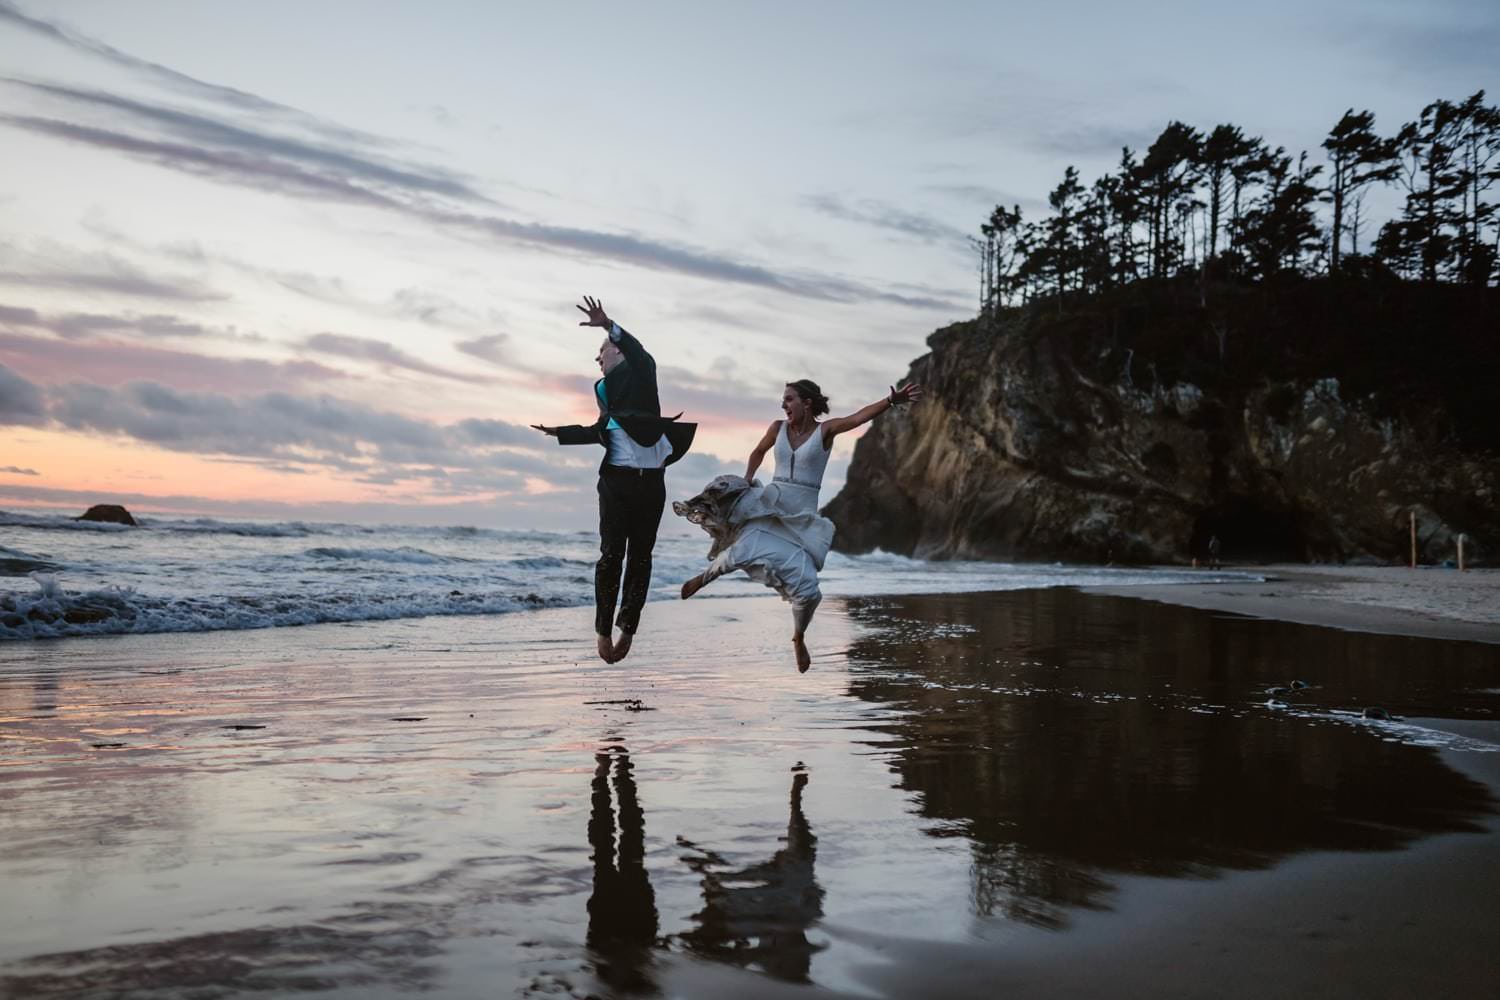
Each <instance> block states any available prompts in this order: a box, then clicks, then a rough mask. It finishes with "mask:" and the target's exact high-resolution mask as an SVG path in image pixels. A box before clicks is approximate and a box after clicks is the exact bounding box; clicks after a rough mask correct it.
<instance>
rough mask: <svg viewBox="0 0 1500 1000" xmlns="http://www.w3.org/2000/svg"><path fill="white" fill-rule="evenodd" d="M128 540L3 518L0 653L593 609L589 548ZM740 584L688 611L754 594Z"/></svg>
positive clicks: (581, 535) (203, 529)
mask: <svg viewBox="0 0 1500 1000" xmlns="http://www.w3.org/2000/svg"><path fill="white" fill-rule="evenodd" d="M138 520H139V521H140V526H139V527H136V528H131V527H125V526H121V525H113V524H97V523H93V522H87V521H78V520H75V519H74V518H73V517H71V516H68V515H64V514H52V513H33V512H5V511H0V640H6V639H12V640H25V639H44V638H58V637H63V636H87V635H112V634H122V633H152V632H199V631H208V630H214V629H254V628H278V627H285V626H292V625H310V624H315V623H319V622H355V621H366V620H372V619H393V618H417V617H424V616H429V615H453V616H460V615H497V614H506V613H509V612H513V611H521V610H526V609H529V608H538V607H568V606H578V605H588V604H591V603H592V601H593V569H594V560H595V559H596V558H597V557H598V536H597V535H596V534H595V533H594V532H593V531H592V530H583V531H575V532H554V531H507V530H499V529H490V528H472V527H413V526H410V525H361V524H334V523H317V522H310V521H226V520H217V519H213V518H170V517H151V516H146V517H140V518H138ZM708 545H709V542H708V538H707V536H706V535H690V536H683V535H677V534H671V535H668V534H664V535H663V536H662V537H661V538H660V539H659V540H658V543H657V547H656V553H655V568H654V572H653V575H652V583H653V586H652V591H651V599H652V600H668V599H670V600H675V599H677V590H678V587H679V586H680V585H681V583H682V581H683V580H685V579H687V578H688V577H689V576H691V575H693V574H694V573H696V572H698V571H699V570H700V569H702V567H703V565H704V562H705V557H706V555H707V552H708ZM1258 579H1260V577H1258V576H1254V575H1252V574H1246V573H1232V572H1220V573H1209V572H1207V571H1203V570H1194V571H1188V570H1176V569H1143V568H1136V567H1129V568H1117V567H1100V566H1076V565H1062V564H1009V563H992V562H974V561H960V560H952V561H941V562H929V561H924V560H917V559H908V558H905V557H903V556H897V555H890V554H887V553H881V552H876V553H872V554H870V555H864V556H846V555H842V554H839V553H833V554H831V555H830V556H829V558H828V563H827V566H826V567H825V569H824V572H823V576H822V581H823V592H824V594H825V595H827V596H830V597H837V596H856V595H857V596H872V595H887V594H889V595H896V594H921V593H958V592H966V591H1001V590H1018V589H1025V588H1034V587H1055V586H1090V585H1109V586H1127V585H1131V584H1162V583H1173V582H1186V581H1189V580H1191V581H1193V582H1197V583H1205V582H1214V581H1225V582H1229V581H1235V580H1240V581H1245V580H1258ZM766 592H767V591H766V590H765V588H763V587H761V586H760V585H759V584H757V583H754V582H753V581H751V580H749V579H746V578H732V577H729V578H724V579H720V580H718V581H715V582H714V583H713V584H712V585H711V586H710V587H709V588H708V589H707V590H705V591H704V592H703V593H702V594H701V595H699V596H698V597H695V598H694V600H705V599H713V598H733V597H744V596H749V595H762V594H765V593H766Z"/></svg>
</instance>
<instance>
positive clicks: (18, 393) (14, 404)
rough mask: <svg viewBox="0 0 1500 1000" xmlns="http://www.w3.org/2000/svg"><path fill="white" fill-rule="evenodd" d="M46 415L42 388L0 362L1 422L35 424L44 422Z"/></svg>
mask: <svg viewBox="0 0 1500 1000" xmlns="http://www.w3.org/2000/svg"><path fill="white" fill-rule="evenodd" d="M46 416H47V407H46V405H45V404H44V403H43V401H42V390H41V389H40V388H38V387H37V385H36V384H35V383H33V382H31V381H29V380H27V379H25V378H22V377H21V375H20V374H19V373H17V372H15V371H12V370H11V369H10V368H8V367H6V366H5V365H3V364H0V424H11V425H15V424H23V425H26V426H35V425H37V424H40V423H43V422H44V421H45V420H46Z"/></svg>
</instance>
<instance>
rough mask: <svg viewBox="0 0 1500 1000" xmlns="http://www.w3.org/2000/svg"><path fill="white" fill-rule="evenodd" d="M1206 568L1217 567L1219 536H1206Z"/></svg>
mask: <svg viewBox="0 0 1500 1000" xmlns="http://www.w3.org/2000/svg"><path fill="white" fill-rule="evenodd" d="M1208 568H1209V569H1218V568H1219V536H1218V535H1209V536H1208Z"/></svg>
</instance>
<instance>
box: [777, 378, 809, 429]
mask: <svg viewBox="0 0 1500 1000" xmlns="http://www.w3.org/2000/svg"><path fill="white" fill-rule="evenodd" d="M781 412H782V413H785V414H786V418H787V420H788V421H790V422H791V423H794V424H796V423H801V422H802V418H803V416H804V415H805V414H806V413H807V402H806V401H805V400H804V399H803V398H802V397H801V396H799V395H797V390H796V389H793V388H792V387H791V386H787V387H786V389H785V391H783V392H782V394H781Z"/></svg>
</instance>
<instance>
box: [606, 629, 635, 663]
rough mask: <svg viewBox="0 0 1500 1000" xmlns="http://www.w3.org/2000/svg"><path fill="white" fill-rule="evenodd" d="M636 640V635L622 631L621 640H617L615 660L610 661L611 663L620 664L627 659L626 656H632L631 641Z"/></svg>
mask: <svg viewBox="0 0 1500 1000" xmlns="http://www.w3.org/2000/svg"><path fill="white" fill-rule="evenodd" d="M634 638H635V635H634V633H631V632H626V631H624V630H623V629H622V630H621V631H620V638H618V639H616V640H615V652H614V659H612V660H610V661H609V662H611V663H619V662H620V661H621V660H623V659H625V657H626V656H628V655H630V640H631V639H634Z"/></svg>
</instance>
